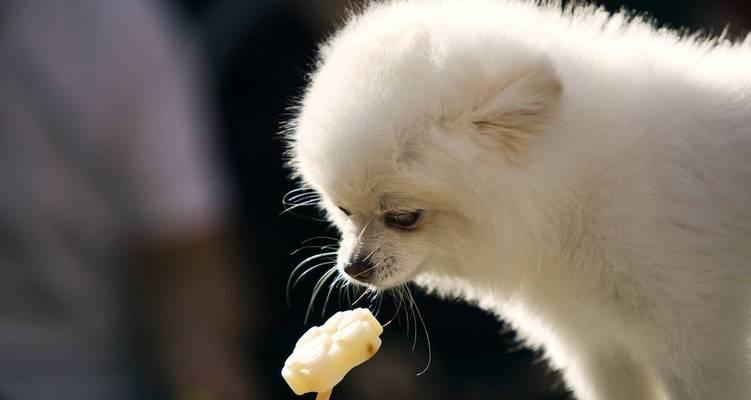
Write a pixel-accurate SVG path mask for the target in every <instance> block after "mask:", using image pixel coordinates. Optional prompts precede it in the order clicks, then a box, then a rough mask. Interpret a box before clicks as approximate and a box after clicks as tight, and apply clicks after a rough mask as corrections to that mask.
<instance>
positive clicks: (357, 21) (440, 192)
mask: <svg viewBox="0 0 751 400" xmlns="http://www.w3.org/2000/svg"><path fill="white" fill-rule="evenodd" d="M291 139H292V140H291V153H292V156H293V165H294V167H295V168H296V170H297V172H298V174H299V176H300V177H301V179H302V181H303V183H304V184H305V185H306V186H308V187H310V188H312V189H314V190H316V191H317V192H319V193H320V195H321V198H322V202H323V205H324V207H325V208H326V210H327V211H328V213H329V215H330V218H331V219H332V221H333V222H334V223H335V224H336V226H337V227H338V228H339V229H340V231H341V232H342V241H341V248H340V250H339V265H340V267H341V266H342V265H344V264H345V263H346V262H347V261H348V260H349V258H350V256H351V253H352V252H353V251H355V249H358V251H361V250H362V248H365V249H367V250H370V251H374V253H373V256H372V257H373V260H374V261H376V262H378V263H379V264H378V265H379V268H378V269H377V271H376V276H375V278H374V279H375V280H374V281H373V282H372V284H373V285H374V286H376V287H379V288H386V287H390V286H393V285H396V284H399V283H402V282H405V281H408V280H414V281H415V282H417V283H418V284H419V285H421V286H424V287H426V288H428V289H429V290H433V291H436V292H438V293H442V294H445V295H452V296H458V297H462V298H465V299H467V300H469V301H472V302H476V303H477V304H478V305H479V306H481V307H483V308H485V309H488V310H492V311H493V312H495V313H497V314H498V315H499V316H500V317H502V318H505V319H508V320H510V321H511V322H512V323H513V324H514V325H515V326H516V327H517V328H518V329H519V331H520V332H521V333H522V334H523V335H524V336H525V337H526V338H527V339H528V341H529V343H530V344H531V345H534V346H542V347H543V348H544V349H545V351H546V353H547V354H548V355H549V358H550V360H551V362H552V363H553V365H554V366H556V367H558V368H560V369H561V370H562V371H563V373H564V376H565V379H566V381H567V383H568V384H569V385H570V387H571V388H572V389H573V390H574V391H575V393H576V395H577V397H578V398H579V399H580V400H595V399H596V400H603V399H604V400H618V399H624V400H625V399H628V400H634V399H645V400H649V399H658V398H667V399H671V400H698V399H713V400H738V399H751V384H750V382H751V362H749V348H748V342H747V340H748V339H747V338H748V333H749V332H751V329H749V328H750V327H751V326H750V324H751V318H750V317H751V41H750V40H746V42H745V43H740V44H731V43H729V42H727V41H725V40H723V39H721V38H720V39H713V40H703V39H698V38H696V37H690V38H681V37H679V36H677V35H676V34H674V33H672V32H669V31H665V30H657V29H655V28H653V27H652V26H650V25H649V24H647V23H645V22H642V21H641V20H639V19H636V20H632V19H629V18H627V17H626V16H625V15H623V14H615V15H610V14H607V13H606V12H604V11H602V10H598V9H595V8H590V7H581V6H580V7H575V8H569V9H566V10H564V11H561V7H560V6H558V5H557V4H543V5H535V4H531V3H527V2H521V1H492V0H474V1H466V0H465V1H460V0H445V1H440V0H434V1H429V0H414V1H394V2H388V3H383V4H375V5H372V6H370V7H369V8H368V9H367V10H365V12H363V13H361V14H359V15H356V16H354V17H353V18H352V19H351V20H350V21H349V23H348V24H347V25H346V26H345V27H344V28H343V29H341V30H340V31H339V32H337V33H336V34H335V35H334V36H333V37H332V38H331V39H330V41H329V42H328V43H327V44H326V45H325V46H324V47H323V48H322V51H321V61H320V63H319V65H318V68H317V70H316V71H315V73H314V74H313V75H312V79H311V83H310V86H309V88H308V90H307V92H306V94H305V96H304V99H303V101H302V104H301V112H300V115H299V117H298V118H297V120H296V122H295V128H294V132H293V134H292V135H291ZM337 206H342V207H345V208H347V209H349V210H350V211H351V212H352V216H351V217H346V216H345V215H344V214H343V213H341V212H340V211H339V210H338V209H337ZM388 210H425V211H424V217H423V219H422V220H421V222H420V225H419V227H418V228H417V229H415V230H413V231H400V230H396V229H392V228H389V227H387V226H385V225H384V223H383V221H382V218H383V213H384V212H385V211H388ZM499 356H500V355H499Z"/></svg>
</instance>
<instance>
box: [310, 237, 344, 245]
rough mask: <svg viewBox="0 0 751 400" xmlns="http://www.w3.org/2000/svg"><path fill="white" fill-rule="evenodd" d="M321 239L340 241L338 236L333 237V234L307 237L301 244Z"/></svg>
mask: <svg viewBox="0 0 751 400" xmlns="http://www.w3.org/2000/svg"><path fill="white" fill-rule="evenodd" d="M319 239H325V240H331V241H332V242H338V241H339V239H338V238H335V237H332V236H313V237H311V238H307V239H305V240H303V241H302V242H300V244H308V243H310V242H312V241H314V240H319Z"/></svg>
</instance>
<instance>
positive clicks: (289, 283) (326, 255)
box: [287, 251, 336, 305]
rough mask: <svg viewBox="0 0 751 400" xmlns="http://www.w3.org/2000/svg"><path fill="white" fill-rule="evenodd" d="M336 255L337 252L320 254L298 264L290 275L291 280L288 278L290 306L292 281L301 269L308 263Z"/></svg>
mask: <svg viewBox="0 0 751 400" xmlns="http://www.w3.org/2000/svg"><path fill="white" fill-rule="evenodd" d="M335 254H336V252H335V251H333V252H327V253H320V254H316V255H313V256H310V257H308V258H306V259H304V260H302V261H301V262H300V263H299V264H297V266H295V268H293V269H292V272H290V273H289V278H287V304H288V305H289V304H290V303H291V302H290V294H291V288H292V279H294V277H295V274H296V273H297V271H299V270H300V269H302V268H304V267H305V266H306V264H307V263H309V262H311V261H313V260H317V259H319V258H323V257H331V256H334V255H335Z"/></svg>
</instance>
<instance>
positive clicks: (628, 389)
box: [564, 347, 661, 400]
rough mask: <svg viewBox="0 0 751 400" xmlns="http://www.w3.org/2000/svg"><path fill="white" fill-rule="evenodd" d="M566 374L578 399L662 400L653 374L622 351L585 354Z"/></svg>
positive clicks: (605, 350)
mask: <svg viewBox="0 0 751 400" xmlns="http://www.w3.org/2000/svg"><path fill="white" fill-rule="evenodd" d="M584 354H587V355H584V356H583V357H581V358H579V359H578V360H577V361H575V362H572V363H571V364H570V365H569V368H567V369H566V370H565V371H564V374H565V377H566V380H567V381H568V383H569V385H571V386H572V389H573V390H574V394H575V395H576V398H577V399H578V400H636V399H638V400H658V399H661V397H660V395H659V393H660V392H659V390H658V386H657V385H656V384H655V383H656V381H655V379H654V378H653V377H652V376H650V375H649V372H648V371H647V370H646V369H645V368H644V367H643V366H642V365H641V364H639V363H638V362H636V361H634V360H633V359H632V358H631V356H630V355H629V354H628V353H627V352H626V351H625V350H623V349H621V348H617V347H616V348H610V349H598V350H597V351H589V352H584Z"/></svg>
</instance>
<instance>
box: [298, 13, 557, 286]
mask: <svg viewBox="0 0 751 400" xmlns="http://www.w3.org/2000/svg"><path fill="white" fill-rule="evenodd" d="M418 14H419V13H418V12H417V11H415V10H412V9H410V8H409V3H394V4H392V5H389V6H376V7H374V8H372V9H371V10H369V11H367V12H366V13H365V14H364V15H363V16H359V17H356V18H354V19H353V20H352V22H350V24H349V25H347V26H346V27H345V28H344V29H343V30H341V31H340V32H339V33H338V34H337V35H335V36H334V37H333V38H332V39H331V40H330V41H329V42H328V43H327V44H326V45H325V47H324V48H323V49H322V55H321V61H320V63H319V65H318V69H317V71H316V72H315V73H314V74H313V75H312V79H311V83H310V86H309V87H308V89H307V91H306V94H305V96H304V98H303V101H302V103H301V110H300V114H299V116H298V118H297V120H296V123H295V128H294V131H293V133H292V135H291V141H290V147H291V149H290V150H291V156H292V164H293V168H294V169H295V170H296V172H297V174H298V175H299V177H300V179H301V180H302V182H303V183H304V185H306V186H308V187H310V188H312V189H313V190H315V191H317V192H318V193H319V194H320V197H321V204H322V206H323V207H324V208H325V211H326V213H327V214H328V216H329V218H330V220H331V221H332V222H333V223H334V224H335V225H336V227H337V228H338V229H339V231H340V232H341V243H340V248H339V250H338V267H339V269H340V271H343V272H344V273H345V274H346V275H347V276H348V277H349V278H350V279H351V280H353V281H356V282H359V283H365V284H370V285H372V286H375V287H379V288H386V287H391V286H394V285H397V284H400V283H402V282H405V281H407V280H410V279H412V278H414V277H415V276H416V275H418V274H420V273H423V272H442V273H448V274H459V273H464V272H466V271H465V270H466V269H468V268H474V267H475V266H474V265H473V263H476V262H478V260H481V259H482V258H480V257H481V255H485V256H487V255H489V254H492V252H493V251H494V249H493V246H494V245H495V244H494V243H493V242H494V239H493V240H491V239H490V238H489V236H491V234H490V233H489V229H495V228H494V227H495V226H497V224H500V223H502V219H503V218H502V216H501V214H502V213H503V210H504V204H510V203H512V202H513V201H514V194H513V193H511V192H510V191H512V190H513V182H514V180H515V179H518V177H517V176H516V175H517V174H518V173H519V170H520V169H521V168H523V166H524V164H525V162H527V160H526V158H527V156H528V152H529V147H532V146H531V144H532V142H533V141H534V140H536V138H537V137H538V136H540V135H541V134H542V133H543V131H544V130H546V129H547V127H548V125H549V124H550V121H551V120H552V118H553V117H554V115H555V110H556V108H557V104H558V100H559V97H560V95H561V91H562V88H561V84H560V83H559V81H558V79H557V76H556V73H555V71H554V69H553V67H552V66H551V64H550V62H549V61H548V60H547V59H546V58H545V57H543V56H541V55H540V54H535V52H534V51H531V50H529V49H525V48H523V47H522V46H519V45H514V41H513V39H509V38H503V37H494V36H492V35H491V36H483V34H482V33H481V31H478V32H477V33H472V32H464V31H463V30H462V29H461V24H452V23H451V20H450V18H445V19H444V20H441V19H433V20H431V19H430V18H424V17H421V16H419V15H418ZM486 259H487V258H486Z"/></svg>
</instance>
